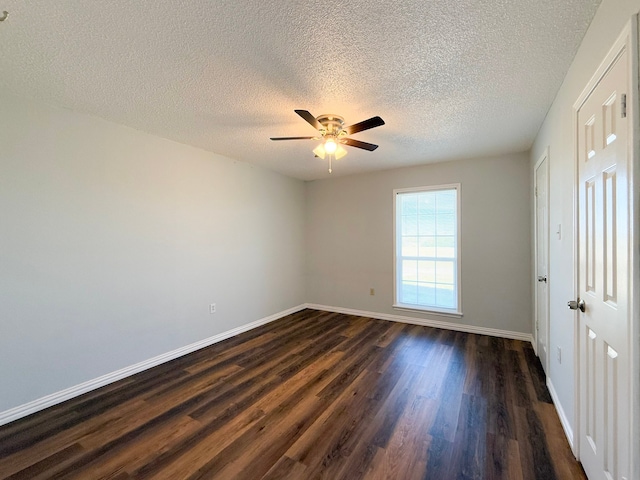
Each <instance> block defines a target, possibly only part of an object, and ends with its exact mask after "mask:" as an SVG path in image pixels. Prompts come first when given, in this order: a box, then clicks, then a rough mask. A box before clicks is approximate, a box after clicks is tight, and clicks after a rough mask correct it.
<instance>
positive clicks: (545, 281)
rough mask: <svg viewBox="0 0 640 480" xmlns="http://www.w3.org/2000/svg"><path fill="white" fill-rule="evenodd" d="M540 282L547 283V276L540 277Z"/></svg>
mask: <svg viewBox="0 0 640 480" xmlns="http://www.w3.org/2000/svg"><path fill="white" fill-rule="evenodd" d="M538 281H539V282H544V283H547V276H546V275H538Z"/></svg>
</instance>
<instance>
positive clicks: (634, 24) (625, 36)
mask: <svg viewBox="0 0 640 480" xmlns="http://www.w3.org/2000/svg"><path fill="white" fill-rule="evenodd" d="M624 49H627V50H628V52H629V72H628V75H629V78H628V80H629V92H628V93H627V118H629V121H630V122H631V128H630V131H629V139H628V144H629V152H628V157H627V161H628V168H629V170H628V171H629V178H628V182H629V183H628V188H629V205H628V209H629V213H628V215H629V225H630V229H629V251H628V255H629V265H630V269H629V279H628V280H629V313H628V318H627V322H628V328H629V333H630V334H629V344H628V348H629V361H630V362H631V365H630V369H629V376H630V378H629V379H628V380H629V385H630V391H631V396H632V398H631V402H630V412H629V415H630V421H631V428H630V429H629V439H628V442H629V446H630V452H637V451H640V379H639V377H640V375H639V374H640V253H639V252H638V251H637V247H636V246H637V245H638V244H639V241H640V218H639V215H640V203H639V201H640V192H639V190H640V143H639V142H640V117H639V116H638V108H637V107H638V106H639V104H638V101H639V95H638V74H639V73H640V71H639V70H638V63H639V62H638V51H639V48H638V15H637V14H636V15H632V17H631V19H630V20H629V21H628V22H627V23H626V25H625V27H624V28H623V30H622V33H621V34H620V35H619V36H618V38H617V39H616V41H615V42H614V44H613V46H612V47H611V49H610V50H609V52H608V53H607V55H606V56H605V57H604V59H603V60H602V62H601V63H600V65H599V67H598V69H597V70H596V72H595V73H594V74H593V76H592V77H591V79H590V80H589V82H588V83H587V85H586V87H585V88H584V89H583V91H582V93H581V94H580V95H579V96H578V99H577V100H576V102H575V103H574V104H573V112H572V115H573V147H574V171H573V174H574V180H573V189H574V190H573V224H574V229H573V237H574V238H573V265H574V268H573V299H572V300H575V299H576V298H577V296H578V279H579V273H580V272H579V266H580V263H579V256H578V255H579V251H578V238H579V231H580V229H579V218H578V200H579V199H578V194H579V185H578V182H579V176H578V166H579V160H580V159H579V158H578V128H579V122H578V113H579V110H580V108H581V107H582V105H583V104H584V102H585V101H586V100H587V98H588V97H589V95H590V94H591V92H592V91H593V90H594V89H595V87H596V86H597V85H598V83H599V82H600V80H601V79H602V77H604V75H605V74H606V73H607V72H608V71H609V69H610V68H611V67H612V65H613V62H614V60H615V59H616V58H617V57H618V56H619V55H620V53H621V52H622V51H623V50H624ZM573 315H574V317H573V325H574V333H573V334H574V412H575V418H574V422H573V425H574V429H575V431H574V436H573V445H572V450H573V453H574V455H575V456H576V458H578V459H579V452H580V449H579V444H580V434H581V432H580V371H579V368H580V344H579V342H580V337H579V324H578V313H577V311H576V312H574V314H573ZM630 462H631V465H630V466H629V472H630V478H640V458H636V456H634V455H633V454H631V455H630Z"/></svg>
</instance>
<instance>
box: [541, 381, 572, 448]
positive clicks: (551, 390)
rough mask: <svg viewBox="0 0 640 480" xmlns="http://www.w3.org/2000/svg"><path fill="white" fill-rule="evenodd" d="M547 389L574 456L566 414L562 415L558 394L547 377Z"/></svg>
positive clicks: (562, 410)
mask: <svg viewBox="0 0 640 480" xmlns="http://www.w3.org/2000/svg"><path fill="white" fill-rule="evenodd" d="M547 388H548V389H549V394H550V395H551V400H553V405H554V406H555V407H556V412H558V417H560V423H561V424H562V429H563V430H564V434H565V435H566V436H567V440H568V441H569V446H570V447H571V451H572V452H573V453H574V455H575V453H576V452H575V450H574V445H573V430H572V429H571V424H570V423H569V419H568V418H567V414H566V413H564V409H563V408H562V404H561V403H560V400H559V399H558V394H557V393H556V389H555V388H554V387H553V383H552V382H551V378H549V377H547Z"/></svg>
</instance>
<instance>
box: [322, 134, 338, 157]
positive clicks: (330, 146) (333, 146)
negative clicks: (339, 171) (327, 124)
mask: <svg viewBox="0 0 640 480" xmlns="http://www.w3.org/2000/svg"><path fill="white" fill-rule="evenodd" d="M337 149H338V144H337V143H336V141H335V139H333V138H331V137H329V138H327V139H326V140H325V142H324V151H325V152H327V153H328V154H329V155H333V154H334V153H336V150H337Z"/></svg>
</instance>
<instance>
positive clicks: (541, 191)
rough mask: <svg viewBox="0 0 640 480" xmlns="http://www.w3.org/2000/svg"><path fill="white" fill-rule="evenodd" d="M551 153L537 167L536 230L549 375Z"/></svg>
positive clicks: (539, 330)
mask: <svg viewBox="0 0 640 480" xmlns="http://www.w3.org/2000/svg"><path fill="white" fill-rule="evenodd" d="M547 157H548V155H547V154H546V153H545V155H544V156H543V157H542V158H541V159H540V161H539V162H538V163H537V164H536V167H535V183H534V192H535V211H536V217H535V231H536V233H535V234H536V253H535V255H536V258H535V264H536V269H535V270H536V271H535V276H536V278H535V280H536V309H535V313H536V318H535V322H536V324H535V329H536V331H535V333H536V351H537V353H538V357H539V358H540V363H542V367H543V368H544V371H545V373H546V374H548V373H549V372H548V361H549V345H548V341H549V309H548V305H549V296H548V293H547V292H548V288H547V284H548V283H547V282H548V279H547V252H548V250H549V216H548V206H547V203H548V200H547V191H548V189H547V175H548V166H547V165H548V163H549V162H548V160H547Z"/></svg>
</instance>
